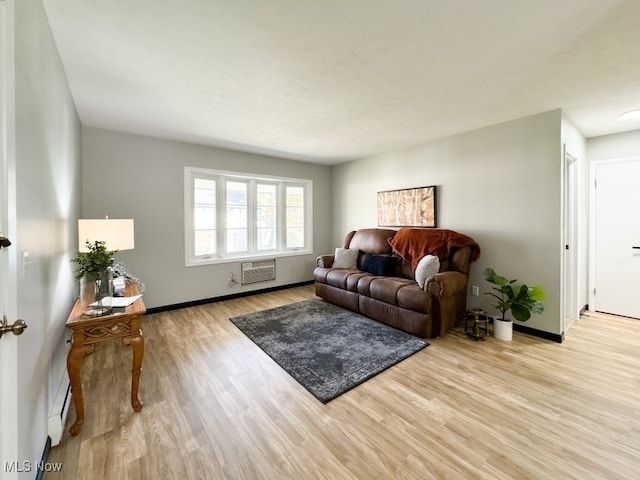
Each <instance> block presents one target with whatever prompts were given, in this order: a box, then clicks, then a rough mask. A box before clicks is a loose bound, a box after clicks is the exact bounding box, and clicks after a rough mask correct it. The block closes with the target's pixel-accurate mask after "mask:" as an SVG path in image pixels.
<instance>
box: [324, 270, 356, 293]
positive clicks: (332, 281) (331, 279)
mask: <svg viewBox="0 0 640 480" xmlns="http://www.w3.org/2000/svg"><path fill="white" fill-rule="evenodd" d="M358 272H359V271H358V270H351V269H347V268H333V269H331V270H330V271H329V272H327V276H326V283H327V285H332V286H334V287H338V288H342V289H343V290H347V279H348V278H349V276H350V275H353V274H354V273H358Z"/></svg>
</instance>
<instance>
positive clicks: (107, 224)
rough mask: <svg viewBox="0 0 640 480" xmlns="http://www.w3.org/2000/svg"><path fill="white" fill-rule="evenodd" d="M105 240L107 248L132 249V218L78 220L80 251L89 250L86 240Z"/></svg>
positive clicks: (91, 241) (92, 241)
mask: <svg viewBox="0 0 640 480" xmlns="http://www.w3.org/2000/svg"><path fill="white" fill-rule="evenodd" d="M87 240H89V242H90V243H92V244H93V243H94V242H96V241H103V242H105V247H106V249H107V250H132V249H133V248H134V233H133V219H132V218H101V219H95V220H94V219H85V220H78V251H79V252H84V253H86V252H88V251H89V250H88V249H87V245H86V242H87Z"/></svg>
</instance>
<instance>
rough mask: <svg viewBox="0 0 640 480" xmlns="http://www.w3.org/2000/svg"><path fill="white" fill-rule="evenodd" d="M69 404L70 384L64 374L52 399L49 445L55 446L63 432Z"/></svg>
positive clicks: (49, 420)
mask: <svg viewBox="0 0 640 480" xmlns="http://www.w3.org/2000/svg"><path fill="white" fill-rule="evenodd" d="M70 404H71V385H69V381H68V380H67V376H66V375H64V378H63V381H62V382H60V385H59V387H58V391H57V392H56V397H55V399H54V400H53V405H52V406H51V411H50V412H49V419H48V433H49V437H50V438H51V446H52V447H55V446H56V445H58V444H59V443H60V440H61V439H62V434H63V433H64V425H65V422H66V421H67V414H68V413H69V405H70Z"/></svg>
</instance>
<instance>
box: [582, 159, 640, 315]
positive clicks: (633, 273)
mask: <svg viewBox="0 0 640 480" xmlns="http://www.w3.org/2000/svg"><path fill="white" fill-rule="evenodd" d="M591 173H592V180H593V181H592V185H591V187H592V194H591V198H592V206H593V207H592V209H591V211H592V213H591V225H592V232H591V238H592V246H593V248H592V249H591V251H592V256H591V258H590V265H591V268H590V270H591V274H590V283H591V285H592V287H593V288H591V289H590V292H589V293H590V300H589V303H590V305H592V307H591V310H595V311H598V312H604V313H611V314H615V315H621V316H625V317H633V318H640V302H639V301H638V299H637V295H638V292H639V291H640V222H639V221H638V218H640V189H639V188H638V180H639V179H640V157H634V158H627V159H619V160H612V161H602V162H595V163H594V164H593V165H592V169H591Z"/></svg>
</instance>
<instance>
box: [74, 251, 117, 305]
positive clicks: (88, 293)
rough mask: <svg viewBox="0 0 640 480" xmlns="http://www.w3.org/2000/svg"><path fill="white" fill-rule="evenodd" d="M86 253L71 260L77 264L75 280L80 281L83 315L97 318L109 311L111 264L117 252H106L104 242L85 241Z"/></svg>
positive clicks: (111, 289)
mask: <svg viewBox="0 0 640 480" xmlns="http://www.w3.org/2000/svg"><path fill="white" fill-rule="evenodd" d="M85 245H86V249H87V251H86V252H78V256H77V257H75V258H72V259H71V261H72V262H73V263H77V264H78V267H77V269H76V272H75V273H76V275H75V277H76V279H77V280H80V305H81V306H82V312H83V313H84V314H85V315H91V316H99V315H104V314H106V313H109V311H111V303H112V302H111V300H112V297H113V271H112V269H111V263H112V261H113V255H114V254H115V253H116V252H117V250H116V251H110V250H107V247H106V242H104V241H101V240H96V241H94V242H93V243H92V242H90V241H89V240H87V241H86V243H85Z"/></svg>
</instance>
